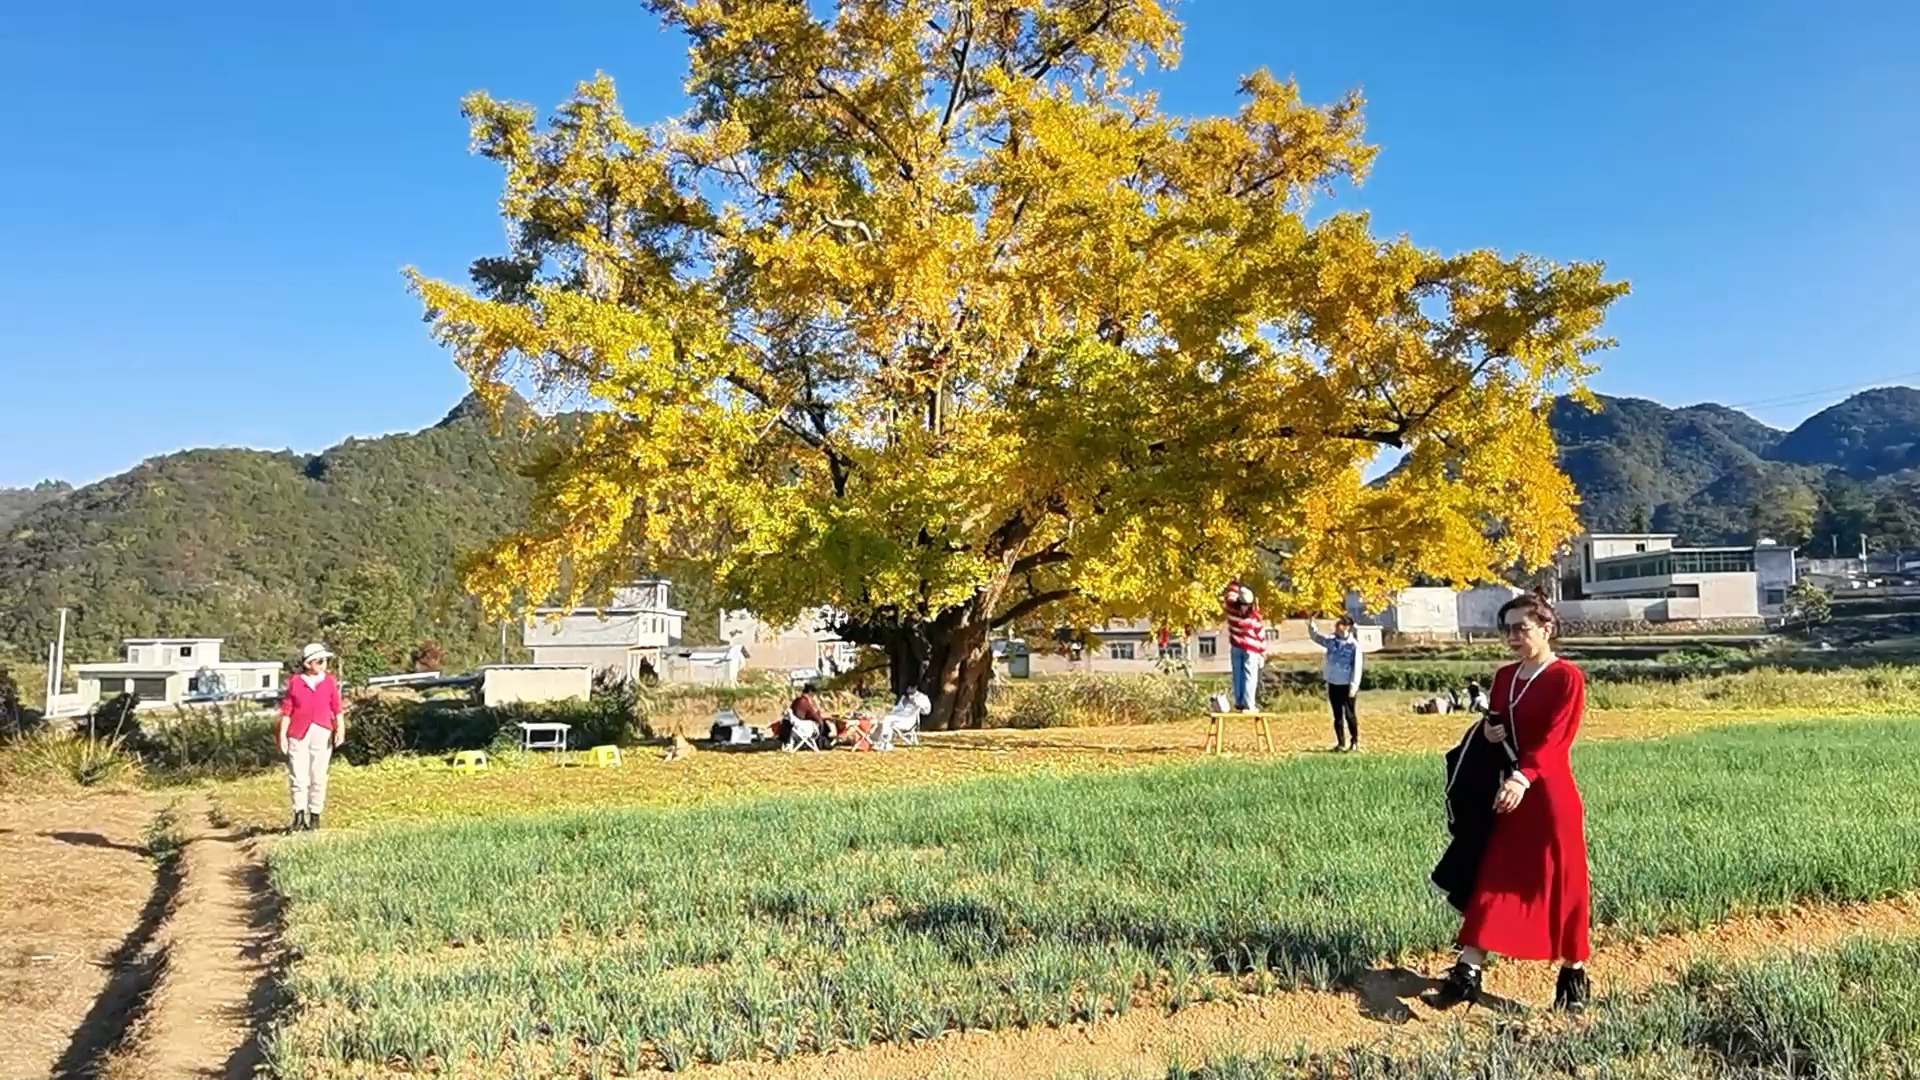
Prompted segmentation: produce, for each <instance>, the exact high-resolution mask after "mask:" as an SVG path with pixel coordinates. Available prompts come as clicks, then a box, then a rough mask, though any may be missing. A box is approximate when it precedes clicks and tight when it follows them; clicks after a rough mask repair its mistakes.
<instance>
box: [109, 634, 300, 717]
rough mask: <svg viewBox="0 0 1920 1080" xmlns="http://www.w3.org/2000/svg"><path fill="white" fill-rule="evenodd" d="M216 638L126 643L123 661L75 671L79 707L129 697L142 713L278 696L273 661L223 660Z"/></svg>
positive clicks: (277, 675)
mask: <svg viewBox="0 0 1920 1080" xmlns="http://www.w3.org/2000/svg"><path fill="white" fill-rule="evenodd" d="M221 644H222V639H220V638H201V637H182V638H126V639H124V640H122V641H121V643H120V645H121V649H122V656H121V659H119V660H112V661H108V662H105V663H98V664H80V665H78V666H77V667H75V668H74V677H75V679H76V681H77V682H78V684H79V694H78V697H79V699H80V701H81V703H82V704H85V705H92V704H94V703H95V702H98V701H101V700H104V699H107V698H113V697H117V696H119V695H121V694H133V695H136V696H137V697H139V699H140V706H141V707H142V708H155V707H159V706H164V705H178V704H180V703H181V702H183V701H191V700H194V699H196V698H205V699H213V698H220V697H262V696H272V695H275V694H278V693H279V692H280V671H281V668H282V667H283V665H282V664H281V663H280V662H279V661H277V660H226V659H223V658H222V657H221V655H220V646H221Z"/></svg>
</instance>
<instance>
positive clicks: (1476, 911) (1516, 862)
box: [1434, 595, 1592, 1012]
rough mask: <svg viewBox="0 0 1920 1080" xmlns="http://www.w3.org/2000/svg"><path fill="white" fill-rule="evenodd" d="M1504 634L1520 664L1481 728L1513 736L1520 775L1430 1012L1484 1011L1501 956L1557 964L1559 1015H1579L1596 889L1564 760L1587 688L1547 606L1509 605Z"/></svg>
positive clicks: (1527, 601) (1503, 807)
mask: <svg viewBox="0 0 1920 1080" xmlns="http://www.w3.org/2000/svg"><path fill="white" fill-rule="evenodd" d="M1500 625H1501V628H1502V629H1503V631H1504V632H1505V634H1506V637H1507V644H1508V646H1509V647H1511V648H1512V650H1513V653H1514V655H1515V656H1516V657H1518V658H1519V662H1518V663H1514V664H1508V665H1507V666H1505V667H1503V668H1501V669H1500V670H1499V672H1497V673H1496V674H1495V675H1494V677H1493V693H1492V698H1493V708H1494V710H1495V711H1494V713H1493V714H1492V716H1490V717H1489V719H1488V720H1487V721H1485V722H1484V723H1483V725H1482V726H1483V729H1484V731H1483V733H1484V735H1485V737H1486V738H1487V739H1489V740H1491V741H1493V742H1500V741H1502V740H1505V739H1506V738H1507V736H1508V734H1509V732H1508V727H1509V726H1511V729H1512V731H1511V734H1512V736H1513V740H1514V742H1515V743H1516V744H1517V745H1516V750H1517V752H1518V756H1519V765H1518V767H1517V768H1516V769H1514V771H1513V772H1512V773H1511V774H1509V775H1508V776H1507V779H1506V780H1505V782H1504V783H1503V784H1502V785H1501V787H1500V791H1499V794H1498V795H1496V796H1495V798H1494V803H1493V808H1494V810H1495V811H1496V812H1497V814H1498V815H1499V816H1498V817H1497V818H1495V820H1494V825H1493V832H1492V833H1491V834H1490V835H1489V836H1488V837H1487V848H1486V854H1485V855H1484V856H1483V857H1482V858H1481V862H1480V872H1479V876H1478V877H1477V878H1476V879H1475V882H1474V889H1473V897H1472V899H1471V900H1470V901H1469V902H1468V904H1467V909H1466V914H1465V915H1464V916H1463V917H1462V919H1461V923H1460V935H1459V939H1458V940H1459V944H1460V957H1459V960H1458V962H1456V963H1455V964H1454V965H1453V968H1452V970H1450V971H1449V972H1448V973H1447V978H1446V982H1445V983H1444V984H1442V986H1441V988H1440V990H1439V991H1438V992H1437V993H1436V994H1435V996H1434V1004H1436V1005H1440V1006H1442V1007H1445V1006H1450V1005H1455V1004H1458V1003H1460V1002H1462V1001H1466V1002H1472V1001H1475V1000H1477V999H1478V998H1479V996H1480V972H1481V968H1482V967H1483V966H1484V965H1485V964H1486V962H1487V957H1488V955H1489V954H1491V953H1505V954H1507V955H1508V956H1513V957H1517V958H1519V959H1523V960H1558V961H1560V962H1561V965H1562V966H1561V969H1560V981H1559V985H1558V986H1557V987H1556V989H1555V990H1554V1002H1553V1003H1554V1007H1555V1008H1559V1009H1565V1010H1568V1011H1571V1012H1578V1011H1580V1010H1581V1009H1584V1008H1585V1007H1586V1004H1587V998H1588V995H1589V993H1590V990H1589V983H1588V980H1587V972H1586V961H1587V957H1588V955H1589V954H1591V952H1592V945H1591V943H1590V941H1589V940H1588V933H1589V928H1590V923H1591V913H1590V904H1591V897H1592V889H1591V885H1590V882H1589V877H1588V866H1587V823H1586V808H1585V805H1584V804H1583V803H1582V802H1581V799H1580V788H1579V786H1578V785H1576V784H1575V783H1574V779H1573V764H1572V761H1571V760H1570V758H1569V756H1568V751H1569V750H1570V749H1571V748H1572V746H1573V740H1574V737H1575V736H1576V735H1578V734H1579V732H1580V719H1581V714H1582V713H1584V712H1585V711H1586V704H1587V677H1586V674H1585V673H1584V672H1582V671H1581V670H1580V669H1579V668H1577V667H1575V666H1574V665H1573V664H1571V663H1569V662H1567V661H1565V660H1562V659H1560V658H1559V657H1557V656H1555V655H1554V654H1553V629H1554V614H1553V606H1552V605H1551V604H1549V603H1547V601H1546V600H1545V598H1543V597H1540V596H1534V595H1527V596H1517V597H1515V598H1513V599H1512V600H1509V601H1508V602H1507V603H1506V605H1505V606H1504V607H1502V608H1501V609H1500ZM1493 717H1499V718H1502V719H1504V721H1505V722H1504V723H1496V722H1494V719H1493Z"/></svg>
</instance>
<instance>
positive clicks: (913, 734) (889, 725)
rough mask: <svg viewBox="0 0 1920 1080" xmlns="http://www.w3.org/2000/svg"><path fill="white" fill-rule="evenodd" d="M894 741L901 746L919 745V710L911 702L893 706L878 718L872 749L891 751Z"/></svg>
mask: <svg viewBox="0 0 1920 1080" xmlns="http://www.w3.org/2000/svg"><path fill="white" fill-rule="evenodd" d="M895 739H899V740H900V743H901V745H903V746H919V745H920V710H919V709H918V708H915V707H914V705H913V704H912V703H911V702H906V703H902V704H899V705H895V706H894V707H893V708H891V709H888V710H887V712H886V714H885V715H884V716H882V717H880V726H879V729H878V730H876V731H875V732H874V740H873V748H874V749H875V750H891V749H893V741H894V740H895Z"/></svg>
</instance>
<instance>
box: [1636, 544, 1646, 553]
mask: <svg viewBox="0 0 1920 1080" xmlns="http://www.w3.org/2000/svg"><path fill="white" fill-rule="evenodd" d="M1633 550H1635V551H1645V550H1647V545H1646V544H1644V543H1640V544H1635V545H1633Z"/></svg>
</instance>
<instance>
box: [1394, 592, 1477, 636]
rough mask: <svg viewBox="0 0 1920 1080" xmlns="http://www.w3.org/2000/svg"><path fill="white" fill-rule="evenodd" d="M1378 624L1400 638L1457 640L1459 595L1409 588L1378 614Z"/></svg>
mask: <svg viewBox="0 0 1920 1080" xmlns="http://www.w3.org/2000/svg"><path fill="white" fill-rule="evenodd" d="M1380 621H1381V623H1382V625H1384V626H1386V627H1387V628H1388V629H1391V630H1394V631H1396V632H1398V633H1402V634H1427V635H1432V636H1435V637H1457V636H1458V635H1459V633H1460V600H1459V594H1458V593H1456V592H1454V590H1452V589H1441V588H1430V587H1421V588H1412V589H1401V590H1400V591H1399V592H1397V593H1395V594H1394V597H1393V603H1391V604H1389V605H1387V610H1386V611H1384V612H1382V613H1381V620H1380Z"/></svg>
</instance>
